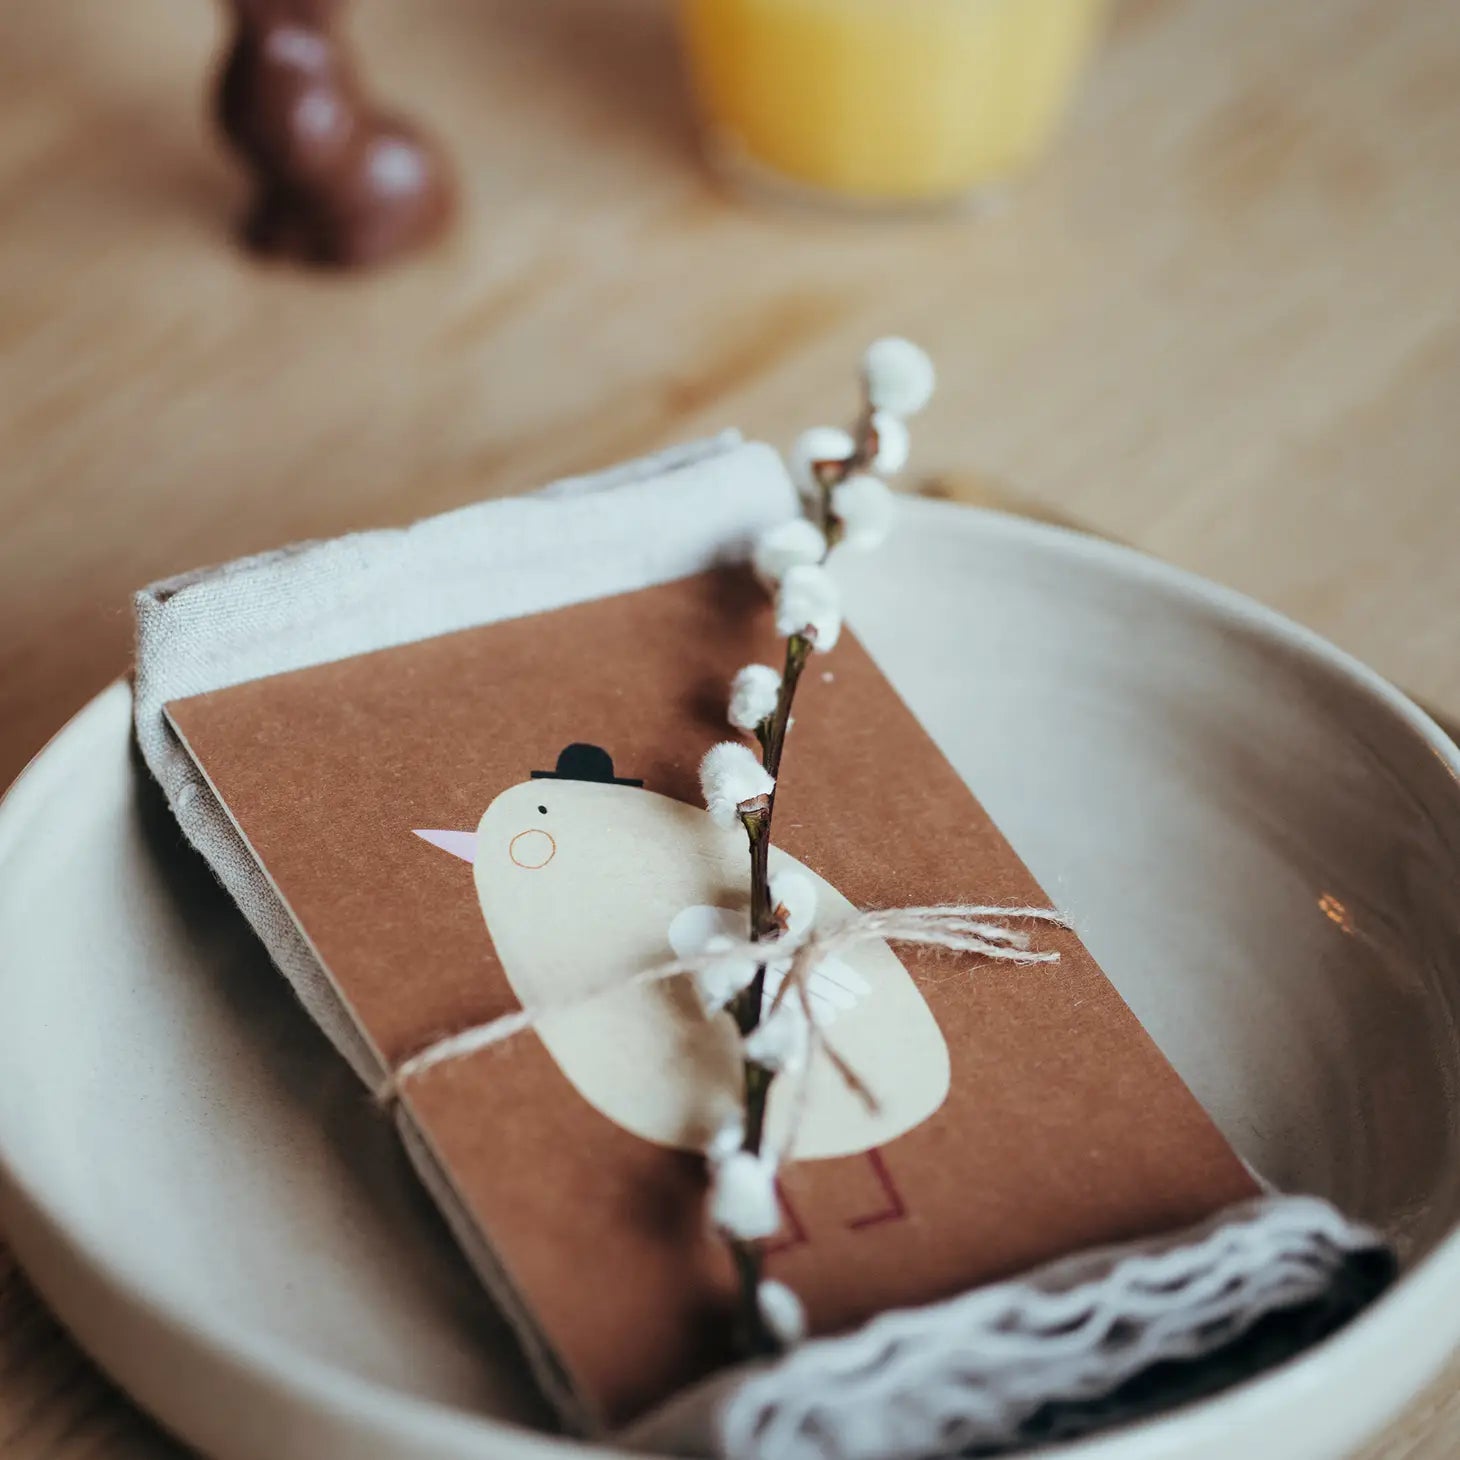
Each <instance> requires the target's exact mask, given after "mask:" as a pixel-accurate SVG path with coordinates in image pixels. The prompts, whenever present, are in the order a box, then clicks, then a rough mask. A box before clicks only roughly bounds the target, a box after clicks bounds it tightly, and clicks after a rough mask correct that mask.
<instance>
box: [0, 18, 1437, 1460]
mask: <svg viewBox="0 0 1460 1460" xmlns="http://www.w3.org/2000/svg"><path fill="white" fill-rule="evenodd" d="M219 19H220V17H219V15H218V14H217V13H215V11H214V10H213V9H212V8H211V7H208V6H205V5H202V4H183V3H181V0H129V3H128V4H126V5H120V4H107V5H80V4H75V5H63V4H58V3H56V0H12V3H11V4H10V5H9V6H8V7H7V11H6V24H5V35H4V39H3V41H0V784H4V783H5V782H6V781H8V780H9V779H10V778H11V776H12V775H13V774H14V773H15V772H17V771H18V770H19V769H20V767H21V766H22V764H23V763H24V761H25V759H26V757H27V756H29V755H30V754H31V753H32V752H34V751H35V750H36V749H37V748H38V747H39V746H40V745H41V744H42V742H43V741H44V739H45V738H46V736H47V735H49V734H50V733H51V732H52V731H53V730H55V729H56V728H57V727H58V726H59V725H60V724H61V723H62V721H63V720H64V719H65V718H66V717H67V716H68V715H69V714H71V712H72V711H74V710H75V709H76V708H77V707H78V706H80V705H81V704H82V703H83V702H84V701H85V700H86V699H87V698H88V697H89V696H90V695H91V694H93V693H94V692H95V691H96V690H98V689H99V688H100V687H101V686H102V685H103V684H105V683H106V682H107V681H108V680H109V679H111V678H113V677H114V676H115V675H117V674H119V673H120V672H122V671H123V669H124V668H125V666H126V663H127V657H128V638H129V620H128V609H127V601H128V593H129V591H130V590H131V589H132V588H134V587H135V586H137V585H138V584H141V583H143V582H146V581H148V580H149V579H152V578H154V577H157V576H159V575H161V574H164V573H170V572H173V571H176V570H178V569H182V568H185V567H189V566H193V565H195V564H197V563H200V562H205V561H210V560H217V559H223V558H228V557H232V556H234V555H236V554H239V553H242V552H247V551H250V550H254V549H258V548H263V547H267V546H271V545H274V544H277V543H280V542H283V541H286V540H289V539H292V538H298V537H302V536H314V535H320V534H330V533H337V532H341V531H344V530H346V529H349V528H354V527H361V526H366V525H371V524H380V523H395V522H404V521H407V520H409V519H411V518H414V517H417V516H420V515H423V514H425V513H430V512H435V511H439V510H441V509H443V508H447V507H451V506H454V505H456V504H458V503H461V502H465V501H468V500H470V499H472V498H474V497H478V496H482V495H484V494H496V493H504V492H511V491H515V490H518V489H521V488H526V487H529V486H531V485H533V484H535V483H539V482H541V481H543V480H546V479H548V478H551V477H553V476H555V475H560V474H562V473H564V472H568V471H572V470H576V469H579V468H585V467H589V466H593V465H597V464H600V463H605V462H609V461H612V460H614V459H616V458H619V457H623V456H625V455H628V454H631V453H635V452H639V451H641V450H644V449H647V448H650V447H653V446H656V445H659V444H661V443H664V442H667V441H670V440H675V439H681V438H684V437H689V436H693V435H696V434H699V433H702V432H706V431H709V430H711V429H713V428H716V427H719V426H721V425H725V424H739V425H741V426H743V427H744V428H745V429H747V430H748V431H751V432H754V433H758V434H764V435H766V436H769V437H770V438H771V439H774V440H778V441H784V440H786V439H787V438H788V437H789V436H790V435H791V434H792V433H793V432H794V431H795V430H796V429H797V428H798V427H800V426H801V425H804V424H810V423H813V422H816V421H818V420H822V419H830V420H839V419H840V418H841V417H843V416H844V415H846V413H847V411H848V408H849V396H848V374H849V369H850V366H851V363H852V362H853V361H854V359H855V357H856V355H857V352H858V351H859V349H860V347H861V345H862V344H863V343H864V342H865V341H866V340H868V339H869V338H871V337H873V336H874V335H876V334H879V333H884V332H889V331H896V332H899V333H905V334H909V335H911V336H913V337H915V338H916V339H918V340H920V341H922V342H924V343H925V344H926V345H927V346H928V347H929V348H930V349H931V350H932V351H933V353H934V354H935V355H936V357H937V359H938V361H939V364H940V366H941V368H942V373H943V380H944V389H943V391H942V394H941V396H940V398H939V400H938V401H937V403H936V405H935V407H934V409H933V410H932V411H931V412H930V413H929V415H928V416H927V418H926V420H925V421H924V422H920V423H919V425H920V429H919V431H918V433H917V438H916V447H917V453H918V455H917V462H916V464H917V467H918V469H919V473H920V476H921V477H922V479H923V482H924V484H925V485H929V486H931V487H932V489H935V490H949V491H952V492H954V493H955V494H961V495H967V496H970V497H972V498H976V499H980V500H987V499H989V498H994V499H1004V498H1013V499H1015V500H1017V501H1018V502H1019V503H1021V504H1023V505H1025V506H1026V507H1029V508H1031V509H1032V510H1037V511H1041V512H1049V513H1052V514H1055V515H1059V516H1069V517H1073V518H1075V519H1077V520H1081V521H1084V522H1087V523H1089V524H1090V525H1091V526H1093V527H1095V528H1096V529H1098V530H1100V531H1104V532H1107V533H1111V534H1114V535H1116V536H1120V537H1123V538H1126V539H1128V540H1130V541H1132V542H1135V543H1137V544H1139V545H1140V546H1142V547H1145V548H1148V549H1150V550H1151V551H1153V552H1155V553H1158V554H1160V555H1162V556H1164V557H1166V558H1169V559H1171V560H1172V561H1174V562H1177V563H1180V564H1182V565H1183V566H1186V567H1189V568H1194V569H1196V570H1197V571H1199V572H1202V573H1206V574H1209V575H1211V576H1212V577H1214V578H1217V579H1220V580H1222V581H1224V582H1226V583H1230V584H1233V585H1235V586H1237V587H1239V588H1242V589H1245V590H1246V591H1248V592H1250V593H1253V594H1255V595H1257V596H1258V597H1259V598H1262V599H1265V600H1266V601H1267V602H1269V603H1271V604H1273V605H1275V606H1276V607H1277V608H1279V609H1282V610H1283V611H1284V612H1286V613H1289V614H1291V615H1293V616H1295V617H1296V618H1299V619H1301V620H1303V621H1304V622H1305V623H1308V624H1310V625H1312V626H1313V627H1314V628H1316V629H1318V630H1320V631H1321V632H1323V633H1324V634H1327V635H1329V636H1330V637H1332V638H1333V639H1335V640H1336V641H1337V642H1338V643H1340V644H1342V645H1343V646H1344V647H1345V648H1348V649H1350V650H1352V651H1354V652H1355V653H1357V654H1358V655H1360V656H1362V657H1363V658H1365V659H1367V660H1368V661H1370V662H1371V663H1372V664H1374V665H1375V666H1376V667H1377V668H1379V669H1380V670H1381V671H1383V672H1384V673H1386V674H1387V675H1389V676H1390V677H1391V678H1393V679H1395V680H1397V681H1399V682H1400V683H1402V684H1404V685H1405V686H1407V687H1408V688H1409V689H1410V690H1411V691H1412V692H1413V693H1415V694H1416V695H1418V696H1419V697H1420V698H1422V699H1424V700H1425V701H1427V702H1428V703H1429V704H1430V705H1431V706H1433V707H1436V708H1438V709H1439V710H1441V711H1449V712H1451V713H1455V712H1460V655H1457V654H1456V653H1455V652H1454V649H1455V645H1454V642H1453V633H1454V627H1455V625H1456V623H1457V621H1460V573H1457V572H1456V570H1455V568H1454V566H1453V563H1452V559H1453V555H1454V553H1455V545H1456V543H1457V541H1460V473H1457V467H1456V461H1457V455H1460V453H1457V449H1456V448H1457V444H1460V438H1457V418H1460V311H1457V291H1460V269H1457V254H1460V249H1457V241H1460V7H1457V5H1456V4H1455V3H1454V0H1284V3H1283V4H1280V5H1277V4H1273V3H1272V0H1124V3H1117V9H1116V14H1115V18H1114V23H1113V26H1112V33H1111V36H1110V40H1109V44H1108V46H1107V47H1106V49H1105V52H1104V54H1103V55H1102V57H1101V58H1100V61H1099V63H1098V65H1097V67H1096V69H1095V72H1094V74H1093V76H1092V77H1091V79H1090V82H1089V84H1088V86H1087V87H1086V89H1085V91H1084V92H1083V94H1082V96H1081V98H1080V102H1079V105H1078V107H1077V109H1076V113H1075V116H1074V118H1073V120H1072V124H1071V126H1070V128H1069V131H1068V133H1067V135H1066V137H1065V140H1064V144H1063V146H1062V148H1061V150H1060V151H1059V153H1058V155H1057V156H1056V157H1055V159H1054V160H1053V161H1052V162H1051V163H1050V164H1049V165H1048V166H1046V167H1045V168H1044V169H1043V170H1042V171H1041V172H1040V173H1039V175H1038V176H1037V177H1035V178H1034V179H1032V180H1031V181H1030V182H1029V183H1028V184H1027V185H1026V186H1025V187H1024V189H1023V190H1022V192H1021V193H1020V194H1019V196H1018V197H1017V198H1016V199H1014V201H1013V204H1012V206H1011V207H1010V208H1009V209H1008V210H1007V211H1005V212H1003V213H1002V214H1000V215H998V216H995V217H989V218H983V219H979V220H976V221H961V222H945V223H936V224H928V223H920V224H911V223H885V224H865V223H864V224H852V223H848V222H845V221H838V220H832V219H827V218H823V217H819V216H815V215H799V216H785V215H778V214H775V213H767V212H762V211H756V210H753V209H749V208H746V207H743V206H739V205H737V204H735V203H734V202H732V201H729V200H727V199H725V198H723V197H722V196H721V195H720V194H719V193H718V192H717V191H716V190H715V189H714V188H713V187H712V186H711V185H710V183H709V182H708V181H707V180H706V178H705V176H704V175H703V173H702V172H701V171H700V170H699V168H698V166H697V164H696V160H695V154H694V139H693V134H692V129H691V126H690V122H689V119H688V113H687V110H686V106H685V102H684V99H683V97H682V94H681V90H680V85H679V79H678V72H677V69H676V64H675V54H674V49H673V35H672V30H671V26H670V16H669V13H668V10H667V8H666V5H665V3H664V0H469V3H468V0H412V3H411V4H410V5H404V4H391V3H390V0H373V3H362V4H361V5H360V7H359V12H358V16H357V20H358V33H359V37H360V40H361V42H362V44H363V45H364V46H365V48H366V49H367V51H368V52H369V53H370V54H371V55H372V56H373V57H374V58H375V61H376V67H375V69H376V71H377V73H378V74H379V75H380V76H381V78H382V79H384V80H387V81H388V83H389V86H388V89H389V90H390V91H391V92H392V93H394V94H397V95H399V96H401V97H403V98H408V99H413V100H414V102H415V104H416V105H417V106H418V107H419V108H420V110H421V111H422V112H423V113H424V114H426V115H427V116H429V117H430V118H431V119H432V120H433V121H434V122H435V123H436V124H437V126H438V127H439V129H440V130H441V131H443V132H444V133H445V134H446V135H447V136H448V137H449V139H450V142H451V145H452V147H453V148H454V151H455V155H456V157H457V158H458V160H459V162H460V164H461V167H462V170H463V173H464V175H465V178H466V182H467V186H468V206H467V210H466V216H465V218H464V220H463V226H462V227H461V228H460V229H459V230H458V232H457V233H456V235H455V236H454V237H453V238H452V239H451V241H450V242H449V243H448V244H447V245H446V246H445V247H444V248H442V249H441V250H439V251H438V252H437V253H436V254H435V255H434V256H432V257H430V258H429V259H427V260H425V261H423V262H421V263H419V264H415V265H412V266H410V267H407V268H403V269H400V270H398V271H396V272H392V273H389V274H386V275H381V276H378V277H372V278H365V279H362V278H333V277H318V276H307V275H302V274H299V273H295V272H291V271H288V270H280V269H276V268H263V267H259V266H257V265H255V264H253V263H251V262H249V261H248V260H246V259H244V258H242V257H240V255H239V254H238V253H237V252H235V250H234V249H233V248H232V247H231V245H230V241H229V236H228V221H229V219H230V217H231V216H232V215H234V214H235V213H236V211H237V210H238V208H239V206H240V203H241V192H240V186H239V181H238V179H237V178H236V177H235V176H234V175H233V173H232V172H231V170H230V169H229V167H228V166H227V165H226V164H225V162H224V161H223V159H222V158H221V157H220V155H219V152H218V150H217V148H216V147H215V146H214V145H213V142H212V139H211V138H210V136H209V135H208V133H207V129H206V126H205V124H204V121H203V117H202V88H203V77H204V75H205V73H206V71H207V68H208V67H209V65H210V64H211V58H212V56H213V55H214V53H215V50H216V47H217V45H218V41H219ZM172 1450H173V1447H172V1446H171V1444H170V1442H168V1441H166V1440H165V1439H164V1438H163V1437H162V1436H161V1434H160V1432H159V1431H158V1430H157V1429H156V1428H155V1426H153V1425H152V1424H151V1422H150V1421H148V1420H146V1419H144V1418H143V1417H141V1416H140V1415H139V1414H138V1413H137V1412H136V1411H135V1410H134V1409H133V1408H131V1406H129V1405H128V1404H127V1402H126V1401H125V1400H124V1399H122V1398H121V1397H120V1396H119V1395H118V1394H117V1393H116V1392H115V1391H114V1390H112V1389H111V1388H110V1387H109V1386H108V1384H107V1383H106V1381H105V1380H104V1379H102V1378H101V1377H100V1376H99V1375H98V1374H97V1373H96V1372H95V1371H94V1370H93V1369H92V1368H91V1366H90V1365H89V1364H88V1362H87V1361H86V1360H85V1359H84V1358H83V1357H82V1356H81V1355H80V1354H79V1353H78V1352H77V1350H76V1349H75V1348H74V1347H73V1346H72V1345H71V1344H70V1342H69V1341H68V1340H67V1339H66V1338H65V1337H64V1336H63V1335H62V1334H61V1333H60V1332H59V1331H58V1330H57V1329H56V1327H55V1326H54V1325H53V1323H52V1322H51V1320H50V1319H49V1318H48V1316H47V1315H46V1314H45V1312H44V1311H43V1310H42V1309H41V1307H40V1306H39V1304H38V1303H37V1302H36V1300H35V1298H34V1297H33V1296H32V1295H31V1293H30V1291H29V1289H28V1288H27V1286H26V1284H25V1281H24V1279H23V1278H22V1277H21V1276H20V1275H19V1274H18V1273H17V1272H16V1271H15V1269H14V1266H13V1264H11V1263H10V1262H9V1260H8V1258H7V1257H6V1256H5V1254H4V1250H3V1246H0V1454H3V1455H4V1456H5V1457H7V1460H39V1457H42V1456H45V1457H64V1460H75V1457H80V1456H83V1455H100V1456H138V1457H158V1456H161V1455H165V1454H168V1453H170V1452H171V1451H172ZM1457 1451H1460V1366H1457V1367H1456V1368H1455V1369H1454V1370H1453V1371H1452V1372H1451V1373H1450V1374H1449V1375H1448V1376H1447V1377H1446V1378H1445V1379H1444V1380H1442V1381H1441V1382H1440V1383H1439V1384H1438V1385H1437V1386H1435V1387H1434V1388H1433V1389H1432V1390H1431V1391H1430V1393H1429V1395H1428V1397H1427V1398H1426V1399H1425V1400H1424V1401H1423V1402H1422V1403H1419V1404H1416V1405H1415V1406H1414V1407H1413V1408H1412V1410H1411V1411H1410V1412H1409V1413H1408V1414H1407V1415H1406V1416H1405V1417H1404V1418H1403V1419H1402V1420H1401V1421H1400V1422H1399V1423H1398V1424H1397V1425H1396V1426H1395V1427H1394V1428H1393V1429H1392V1431H1391V1432H1390V1433H1389V1434H1388V1435H1387V1436H1386V1437H1385V1438H1384V1439H1382V1440H1381V1441H1380V1442H1378V1443H1377V1444H1375V1445H1374V1446H1372V1447H1371V1448H1369V1449H1367V1450H1365V1451H1364V1452H1363V1454H1364V1455H1365V1456H1366V1457H1367V1460H1381V1457H1382V1460H1401V1457H1405V1460H1421V1457H1423V1460H1447V1457H1450V1456H1452V1455H1454V1454H1455V1453H1457Z"/></svg>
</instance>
